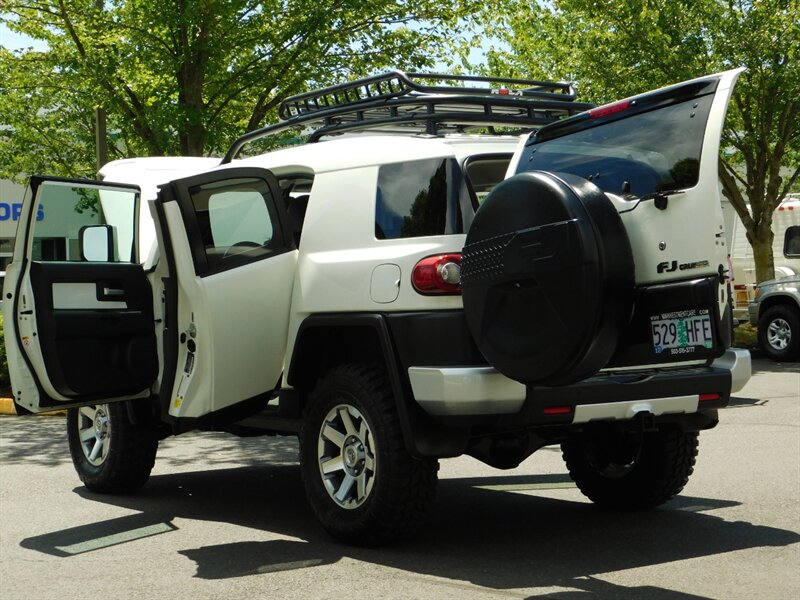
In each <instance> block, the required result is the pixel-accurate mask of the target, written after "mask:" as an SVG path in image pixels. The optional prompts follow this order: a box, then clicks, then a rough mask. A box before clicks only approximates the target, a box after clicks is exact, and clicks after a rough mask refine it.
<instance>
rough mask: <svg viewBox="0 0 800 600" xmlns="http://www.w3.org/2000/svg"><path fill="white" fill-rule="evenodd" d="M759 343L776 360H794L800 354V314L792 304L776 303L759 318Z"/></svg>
mask: <svg viewBox="0 0 800 600" xmlns="http://www.w3.org/2000/svg"><path fill="white" fill-rule="evenodd" d="M758 343H759V345H760V346H761V349H762V350H764V352H765V353H766V355H767V356H769V357H770V358H771V359H772V360H775V361H792V360H796V359H797V358H798V356H800V314H799V313H798V310H797V309H796V308H794V307H792V306H788V305H783V304H776V305H775V306H771V307H769V308H768V309H767V310H765V311H764V314H762V315H761V318H759V320H758Z"/></svg>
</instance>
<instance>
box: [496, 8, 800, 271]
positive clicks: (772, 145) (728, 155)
mask: <svg viewBox="0 0 800 600" xmlns="http://www.w3.org/2000/svg"><path fill="white" fill-rule="evenodd" d="M498 1H500V2H501V3H502V5H503V7H502V10H499V11H498V10H495V11H493V16H492V20H491V22H492V23H493V24H494V25H493V26H494V29H493V30H492V31H493V32H494V33H495V34H496V35H498V36H500V37H501V38H502V39H504V40H505V41H506V43H507V44H508V46H509V49H508V50H499V51H494V52H492V53H490V56H489V67H488V68H489V71H490V72H491V73H492V74H496V75H505V76H525V77H534V78H537V77H538V78H555V79H567V80H572V81H576V82H577V83H578V86H579V87H578V89H579V91H580V94H581V99H582V100H593V101H597V102H608V101H611V100H614V99H617V98H620V97H625V96H629V95H632V94H635V93H640V92H643V91H647V90H648V89H652V88H655V87H660V86H662V85H667V84H670V83H676V82H678V81H681V80H685V79H690V78H692V77H697V76H701V75H704V74H708V73H712V72H715V71H719V70H724V69H730V68H734V67H739V66H744V67H747V71H746V72H745V73H744V74H743V75H742V76H741V77H740V79H739V83H738V85H737V88H736V91H735V94H734V97H733V100H732V103H731V106H730V108H729V111H728V118H727V121H726V125H725V130H724V133H723V140H722V153H721V156H720V158H719V175H720V181H721V183H722V186H723V193H724V194H725V196H726V197H727V198H728V199H729V200H730V202H731V204H732V205H733V207H734V209H735V210H736V212H737V213H738V215H739V217H740V218H741V220H742V222H743V223H744V225H745V228H746V230H747V237H748V240H749V241H750V243H751V245H752V246H753V253H754V256H755V261H756V278H757V280H758V281H763V280H765V279H771V278H772V277H774V264H773V256H772V240H773V233H772V216H773V212H774V211H775V209H776V207H777V206H778V204H780V202H781V201H782V200H783V199H784V198H785V197H786V194H787V193H788V192H790V191H792V190H798V189H799V188H800V181H798V176H800V125H798V116H800V114H799V113H800V2H799V1H798V0H555V1H553V2H539V3H536V2H529V1H527V0H526V1H521V0H498Z"/></svg>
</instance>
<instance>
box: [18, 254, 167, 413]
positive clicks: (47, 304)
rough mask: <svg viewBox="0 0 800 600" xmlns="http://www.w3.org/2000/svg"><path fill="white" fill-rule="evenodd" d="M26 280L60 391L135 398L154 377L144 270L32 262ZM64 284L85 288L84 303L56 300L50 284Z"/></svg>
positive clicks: (51, 374)
mask: <svg viewBox="0 0 800 600" xmlns="http://www.w3.org/2000/svg"><path fill="white" fill-rule="evenodd" d="M30 281H31V285H32V287H33V292H34V298H35V301H36V316H37V329H38V335H39V337H40V346H41V348H42V358H43V360H44V363H45V365H46V367H47V372H48V375H49V377H50V381H51V383H52V385H53V387H54V388H55V389H56V390H57V391H58V392H59V393H60V394H62V395H64V396H66V397H75V398H77V397H78V396H81V397H86V396H97V397H113V396H122V395H129V394H136V393H138V392H141V391H142V390H144V389H147V388H148V387H149V386H150V384H151V383H152V382H153V381H154V380H155V378H156V376H157V374H158V352H157V347H156V336H155V325H154V317H153V296H152V290H151V287H150V283H149V281H148V280H147V276H146V275H145V273H144V270H143V269H142V267H141V265H139V264H130V263H68V262H52V263H49V262H33V263H31V268H30ZM63 284H68V285H69V286H70V287H72V288H79V289H81V290H83V293H82V294H81V297H82V298H84V299H85V306H80V304H82V302H81V301H77V302H72V303H70V304H69V307H68V308H64V307H63V306H64V305H63V303H61V302H58V303H56V302H54V287H57V286H61V285H63ZM89 287H93V289H94V291H95V293H94V295H93V296H92V294H91V293H90V292H89V293H87V288H89ZM106 307H107V308H106Z"/></svg>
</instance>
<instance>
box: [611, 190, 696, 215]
mask: <svg viewBox="0 0 800 600" xmlns="http://www.w3.org/2000/svg"><path fill="white" fill-rule="evenodd" d="M685 193H686V191H685V190H663V191H659V192H650V193H649V194H645V195H644V196H639V198H638V199H637V201H636V204H634V205H633V206H632V207H631V208H629V209H627V210H621V211H619V214H623V213H626V212H631V211H632V210H634V209H635V208H636V207H637V206H639V204H641V203H642V202H644V201H645V200H653V204H655V207H656V208H657V209H658V210H666V208H667V204H668V203H669V197H670V196H675V195H677V194H685ZM625 198H626V199H631V200H632V199H633V198H631V197H630V196H626V197H625ZM634 198H635V196H634Z"/></svg>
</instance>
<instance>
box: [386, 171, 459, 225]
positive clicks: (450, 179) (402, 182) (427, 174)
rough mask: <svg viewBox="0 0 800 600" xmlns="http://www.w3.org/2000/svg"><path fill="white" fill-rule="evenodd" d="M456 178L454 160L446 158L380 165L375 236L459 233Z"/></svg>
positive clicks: (457, 174) (457, 173) (457, 183)
mask: <svg viewBox="0 0 800 600" xmlns="http://www.w3.org/2000/svg"><path fill="white" fill-rule="evenodd" d="M460 178H461V170H460V169H459V167H458V163H457V162H456V161H455V160H453V159H448V158H435V159H427V160H415V161H409V162H404V163H395V164H390V165H383V166H382V167H380V170H379V171H378V192H377V197H376V202H375V237H376V238H377V239H379V240H390V239H397V238H410V237H421V236H430V235H443V234H450V233H461V232H462V231H463V222H462V217H461V210H460V207H459V202H458V200H459V199H458V190H459V187H460V185H459V184H460Z"/></svg>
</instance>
